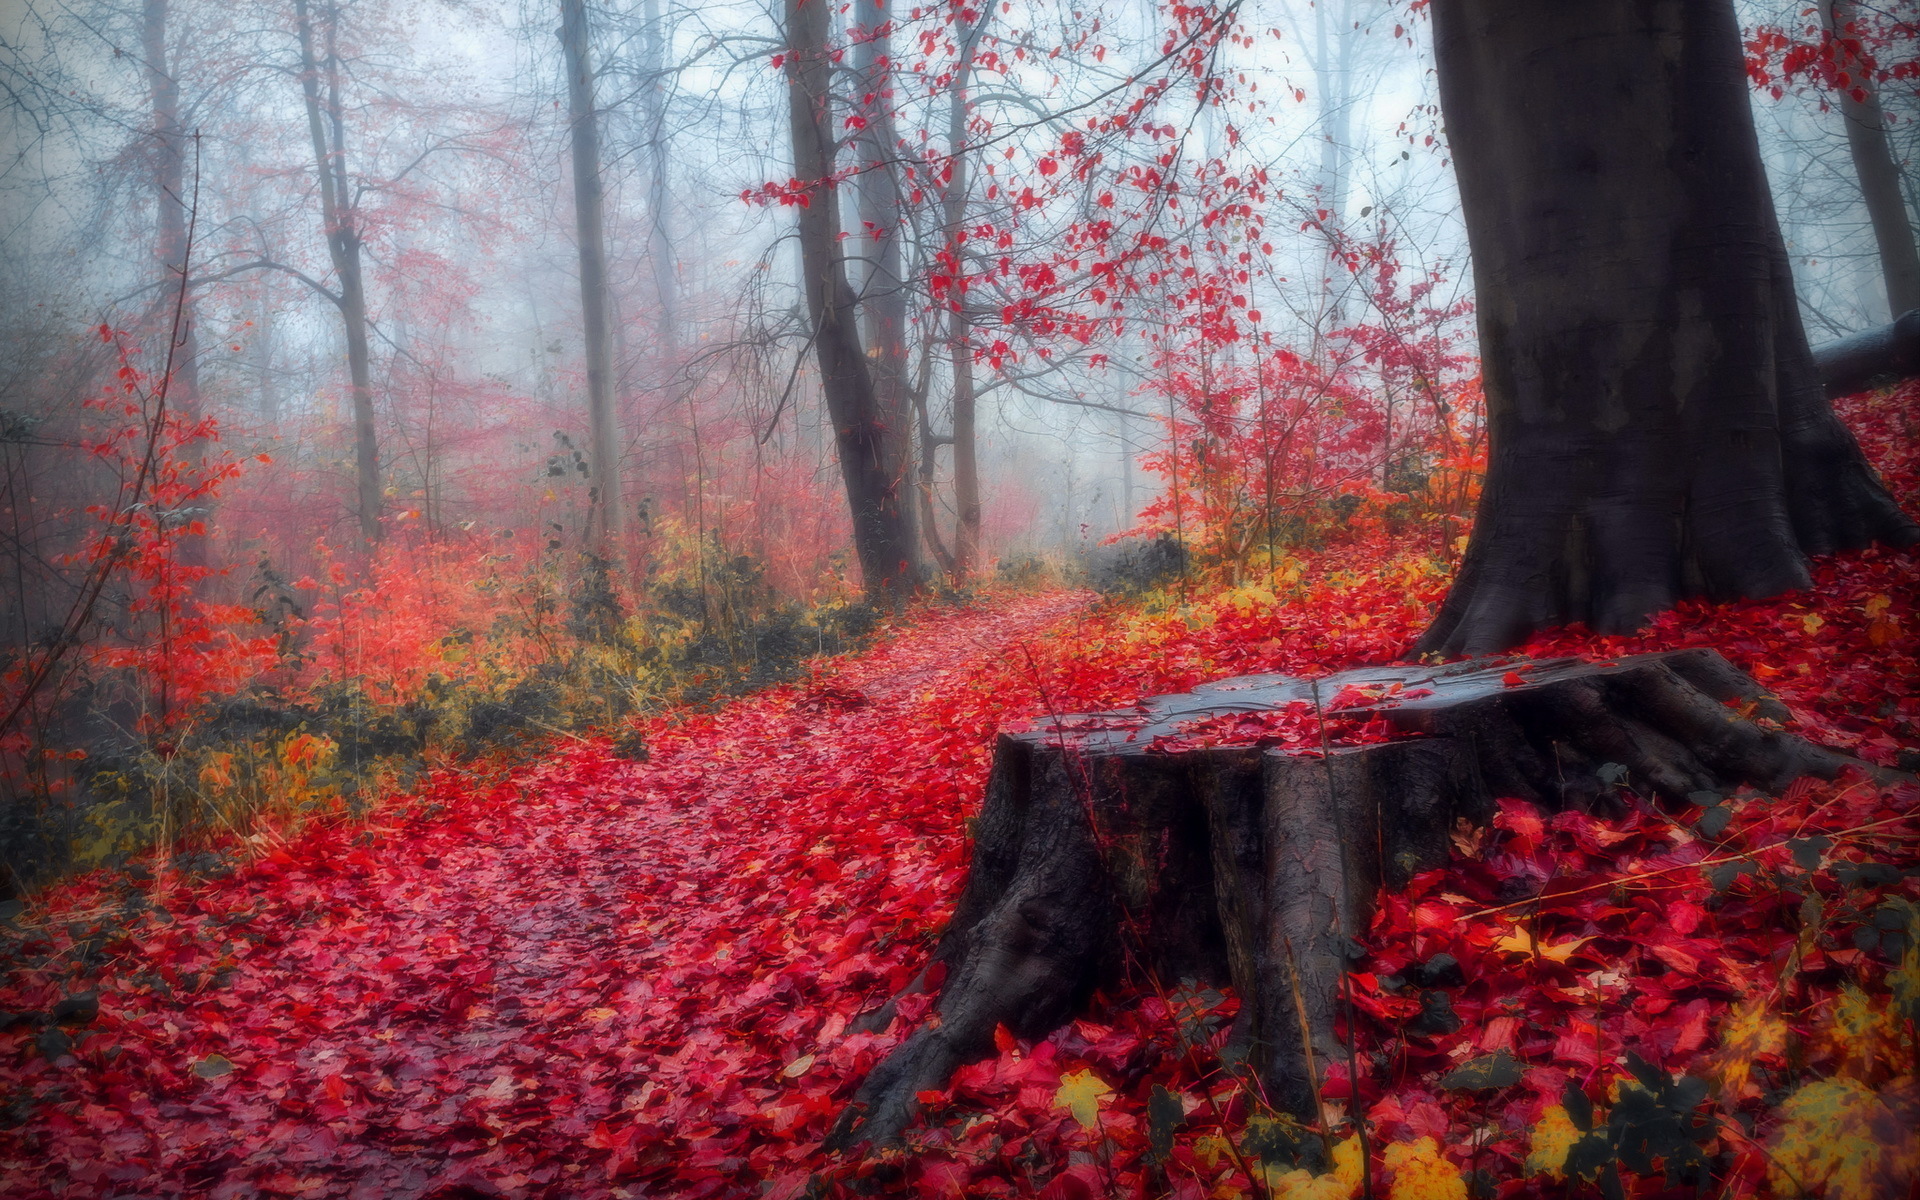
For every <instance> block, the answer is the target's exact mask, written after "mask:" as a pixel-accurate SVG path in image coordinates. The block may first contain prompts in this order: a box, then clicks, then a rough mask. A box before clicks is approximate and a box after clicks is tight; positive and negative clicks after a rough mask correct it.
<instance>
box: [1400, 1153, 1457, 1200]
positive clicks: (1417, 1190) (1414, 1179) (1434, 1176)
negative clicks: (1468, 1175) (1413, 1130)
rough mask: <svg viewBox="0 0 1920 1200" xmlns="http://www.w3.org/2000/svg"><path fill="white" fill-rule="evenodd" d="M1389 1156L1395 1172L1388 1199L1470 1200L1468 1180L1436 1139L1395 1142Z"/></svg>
mask: <svg viewBox="0 0 1920 1200" xmlns="http://www.w3.org/2000/svg"><path fill="white" fill-rule="evenodd" d="M1386 1159H1387V1170H1389V1171H1392V1172H1393V1186H1392V1187H1391V1188H1389V1189H1388V1191H1387V1200H1467V1181H1466V1180H1464V1179H1462V1178H1460V1171H1459V1168H1457V1167H1455V1166H1454V1165H1453V1164H1452V1163H1450V1162H1448V1161H1447V1160H1446V1158H1445V1157H1444V1156H1442V1155H1441V1153H1440V1147H1439V1145H1437V1144H1436V1143H1435V1142H1434V1140H1433V1139H1432V1138H1430V1137H1423V1138H1421V1139H1420V1140H1419V1141H1417V1142H1395V1143H1394V1144H1393V1145H1391V1146H1388V1147H1387V1154H1386Z"/></svg>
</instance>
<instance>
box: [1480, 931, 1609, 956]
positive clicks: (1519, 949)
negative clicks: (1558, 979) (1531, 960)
mask: <svg viewBox="0 0 1920 1200" xmlns="http://www.w3.org/2000/svg"><path fill="white" fill-rule="evenodd" d="M1592 940H1593V939H1592V938H1583V937H1581V938H1573V939H1571V940H1569V941H1565V942H1555V943H1553V944H1552V945H1547V944H1545V943H1542V944H1539V945H1535V943H1534V940H1533V934H1531V933H1529V932H1527V930H1526V929H1525V928H1524V927H1522V926H1519V925H1515V926H1514V927H1513V932H1512V933H1510V934H1508V935H1507V936H1506V937H1503V938H1501V939H1500V940H1499V941H1497V942H1495V943H1494V944H1493V946H1494V949H1496V950H1505V951H1508V952H1509V953H1512V954H1526V955H1535V954H1537V955H1539V956H1540V957H1541V958H1546V959H1552V960H1553V961H1554V962H1557V963H1563V962H1565V961H1567V960H1568V959H1569V958H1572V957H1573V952H1574V951H1575V950H1578V949H1579V948H1580V947H1582V946H1584V945H1586V944H1587V943H1588V942H1590V941H1592Z"/></svg>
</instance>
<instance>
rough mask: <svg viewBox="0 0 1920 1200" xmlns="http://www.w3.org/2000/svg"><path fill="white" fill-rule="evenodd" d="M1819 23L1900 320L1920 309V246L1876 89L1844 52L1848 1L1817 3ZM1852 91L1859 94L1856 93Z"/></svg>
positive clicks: (1893, 312) (1890, 300)
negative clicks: (1831, 53)
mask: <svg viewBox="0 0 1920 1200" xmlns="http://www.w3.org/2000/svg"><path fill="white" fill-rule="evenodd" d="M1817 7H1818V8H1819V9H1820V24H1821V27H1822V28H1824V29H1825V30H1826V31H1827V34H1828V36H1829V37H1832V38H1834V39H1836V40H1835V43H1834V44H1835V49H1836V56H1835V57H1836V60H1837V65H1838V66H1839V68H1840V69H1841V70H1842V71H1845V72H1846V73H1847V75H1848V77H1849V82H1850V83H1851V84H1852V86H1851V87H1844V88H1841V89H1840V95H1839V100H1840V117H1841V120H1842V121H1844V122H1845V123H1846V127H1847V150H1848V152H1849V153H1850V154H1851V155H1852V156H1853V170H1854V174H1855V175H1856V176H1858V177H1859V180H1860V197H1861V199H1862V200H1864V201H1865V202H1866V206H1867V219H1868V221H1870V222H1871V223H1872V225H1873V240H1874V244H1875V245H1876V246H1877V247H1878V248H1879V251H1880V274H1881V276H1882V278H1884V280H1885V281H1886V286H1887V312H1888V314H1889V315H1890V316H1895V317H1897V316H1899V315H1900V314H1901V313H1903V312H1906V311H1908V310H1909V309H1915V308H1920V247H1916V246H1915V245H1914V238H1913V227H1912V226H1911V225H1909V224H1908V223H1907V206H1906V204H1905V203H1904V202H1903V201H1902V200H1901V198H1900V168H1899V166H1898V165H1896V164H1895V163H1894V160H1893V147H1892V146H1890V145H1888V143H1887V128H1886V114H1885V113H1884V112H1883V111H1882V109H1881V107H1880V95H1879V89H1878V88H1876V87H1875V86H1874V83H1873V77H1872V76H1871V75H1869V74H1868V73H1867V71H1866V69H1865V68H1864V67H1863V66H1862V65H1861V63H1860V60H1859V59H1857V58H1855V57H1854V56H1853V55H1851V54H1849V53H1847V50H1846V42H1845V41H1844V40H1840V39H1845V38H1850V37H1851V36H1852V34H1851V33H1850V32H1849V30H1850V28H1851V26H1852V24H1853V5H1852V4H1850V3H1849V2H1848V0H1821V2H1820V4H1819V5H1818V6H1817ZM1856 89H1857V90H1858V93H1859V94H1858V95H1857V96H1856V95H1855V91H1856Z"/></svg>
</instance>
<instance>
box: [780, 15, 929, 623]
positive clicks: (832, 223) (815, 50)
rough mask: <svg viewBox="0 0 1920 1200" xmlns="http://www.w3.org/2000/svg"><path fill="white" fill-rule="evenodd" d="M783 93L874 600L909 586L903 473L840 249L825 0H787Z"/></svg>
mask: <svg viewBox="0 0 1920 1200" xmlns="http://www.w3.org/2000/svg"><path fill="white" fill-rule="evenodd" d="M786 19H787V47H788V48H787V59H786V71H787V99H788V104H789V107H790V110H791V118H792V133H793V171H794V175H795V177H797V178H798V179H799V180H800V181H801V182H802V183H803V185H804V186H805V188H806V190H805V192H804V193H803V196H804V200H805V203H803V204H802V205H801V206H800V214H799V226H800V269H801V273H802V276H803V279H802V285H803V287H804V290H805V292H806V297H807V312H808V315H809V317H810V319H811V321H812V325H813V347H814V354H815V357H816V359H817V361H818V362H819V364H820V386H821V390H822V391H824V392H825V393H826V400H827V414H828V416H829V417H830V418H831V419H832V421H833V432H834V442H835V445H836V447H837V449H838V450H839V456H840V474H841V478H842V479H843V480H844V481H845V483H846V488H847V506H848V508H849V509H851V511H852V514H853V545H854V552H855V554H857V555H858V556H859V559H860V572H861V575H862V576H863V577H864V582H865V585H866V590H867V594H868V596H869V597H871V598H873V599H875V600H883V599H889V598H897V597H900V596H904V595H905V594H907V593H908V592H910V591H911V590H912V588H913V574H912V563H913V541H912V531H911V529H910V528H909V525H908V521H907V510H906V489H905V487H904V486H903V485H904V482H905V481H904V479H902V478H901V477H900V475H899V474H898V473H897V472H896V471H895V470H894V467H893V464H892V462H891V461H890V459H889V457H888V450H889V446H890V438H889V435H888V433H887V431H886V429H885V428H884V426H883V423H882V417H881V412H880V403H879V398H878V396H877V395H876V393H875V391H874V383H873V373H872V371H871V370H869V368H868V363H867V356H866V352H865V350H864V349H863V347H862V346H861V344H860V328H859V324H858V321H859V316H858V311H857V310H858V305H857V302H856V299H855V296H854V292H853V288H852V287H851V286H850V285H849V284H848V282H847V264H846V259H845V257H844V256H843V255H842V254H841V249H840V233H841V224H840V189H839V187H838V185H837V184H836V182H835V180H834V178H833V172H834V158H835V151H836V150H837V149H838V144H837V142H836V141H835V138H834V128H835V125H834V120H833V111H832V107H833V106H832V96H831V89H830V84H831V78H832V72H833V63H832V60H831V58H830V56H829V52H828V49H827V20H828V10H827V5H826V4H825V3H824V0H786Z"/></svg>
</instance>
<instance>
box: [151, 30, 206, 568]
mask: <svg viewBox="0 0 1920 1200" xmlns="http://www.w3.org/2000/svg"><path fill="white" fill-rule="evenodd" d="M140 15H141V22H140V33H141V52H142V53H143V54H144V55H145V56H146V60H147V91H148V95H149V97H150V99H151V103H152V107H153V200H154V237H153V245H154V256H155V258H156V259H157V260H158V265H159V268H160V282H161V286H160V288H159V290H158V292H157V300H156V303H155V312H156V317H155V321H154V323H155V324H156V325H157V326H158V327H159V328H161V329H164V330H166V331H167V336H168V339H169V345H168V348H167V358H166V361H167V364H168V366H169V367H170V371H171V373H170V375H169V377H168V379H167V389H166V396H167V407H168V408H169V409H171V410H172V411H173V412H175V413H176V414H178V415H179V417H180V420H181V421H182V422H183V423H184V424H187V425H197V424H198V423H199V421H200V415H201V409H200V335H199V330H198V328H197V325H198V322H197V321H196V320H195V313H194V304H193V292H192V289H191V288H188V287H187V286H186V284H185V281H186V278H187V259H188V256H189V255H190V254H191V253H192V249H193V248H192V246H191V244H190V243H191V240H192V234H191V233H190V231H189V229H188V225H189V222H190V221H191V220H192V219H193V215H194V214H193V212H192V210H191V205H192V198H191V197H190V196H189V195H188V193H187V189H188V186H189V185H188V183H187V145H188V141H189V139H190V137H191V135H190V134H188V133H187V131H186V129H185V127H184V126H182V125H181V122H180V81H179V80H177V79H175V78H174V76H173V71H172V69H171V67H170V65H169V63H168V54H167V49H168V47H167V17H168V15H169V0H145V2H144V3H143V4H142V5H141V13H140ZM203 447H204V442H202V441H201V439H199V438H195V439H193V440H191V441H189V442H187V443H186V444H185V445H184V446H183V447H182V448H181V449H182V451H183V453H184V456H185V458H186V460H187V465H188V466H190V467H197V466H198V465H199V463H200V461H201V458H202V450H203ZM212 504H213V497H212V496H211V495H208V496H205V497H202V498H201V501H200V506H201V509H202V511H201V512H200V514H199V520H200V521H201V523H202V528H203V529H210V528H211V527H212V521H211V518H212V515H213V513H212V507H211V506H212ZM176 536H178V538H179V543H178V545H179V560H180V562H181V564H182V565H184V566H187V567H189V568H195V569H200V568H205V567H206V565H207V539H206V535H205V533H202V534H201V535H200V536H197V537H196V536H194V535H192V534H191V533H188V532H184V531H183V532H182V533H180V534H178V535H176Z"/></svg>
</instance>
